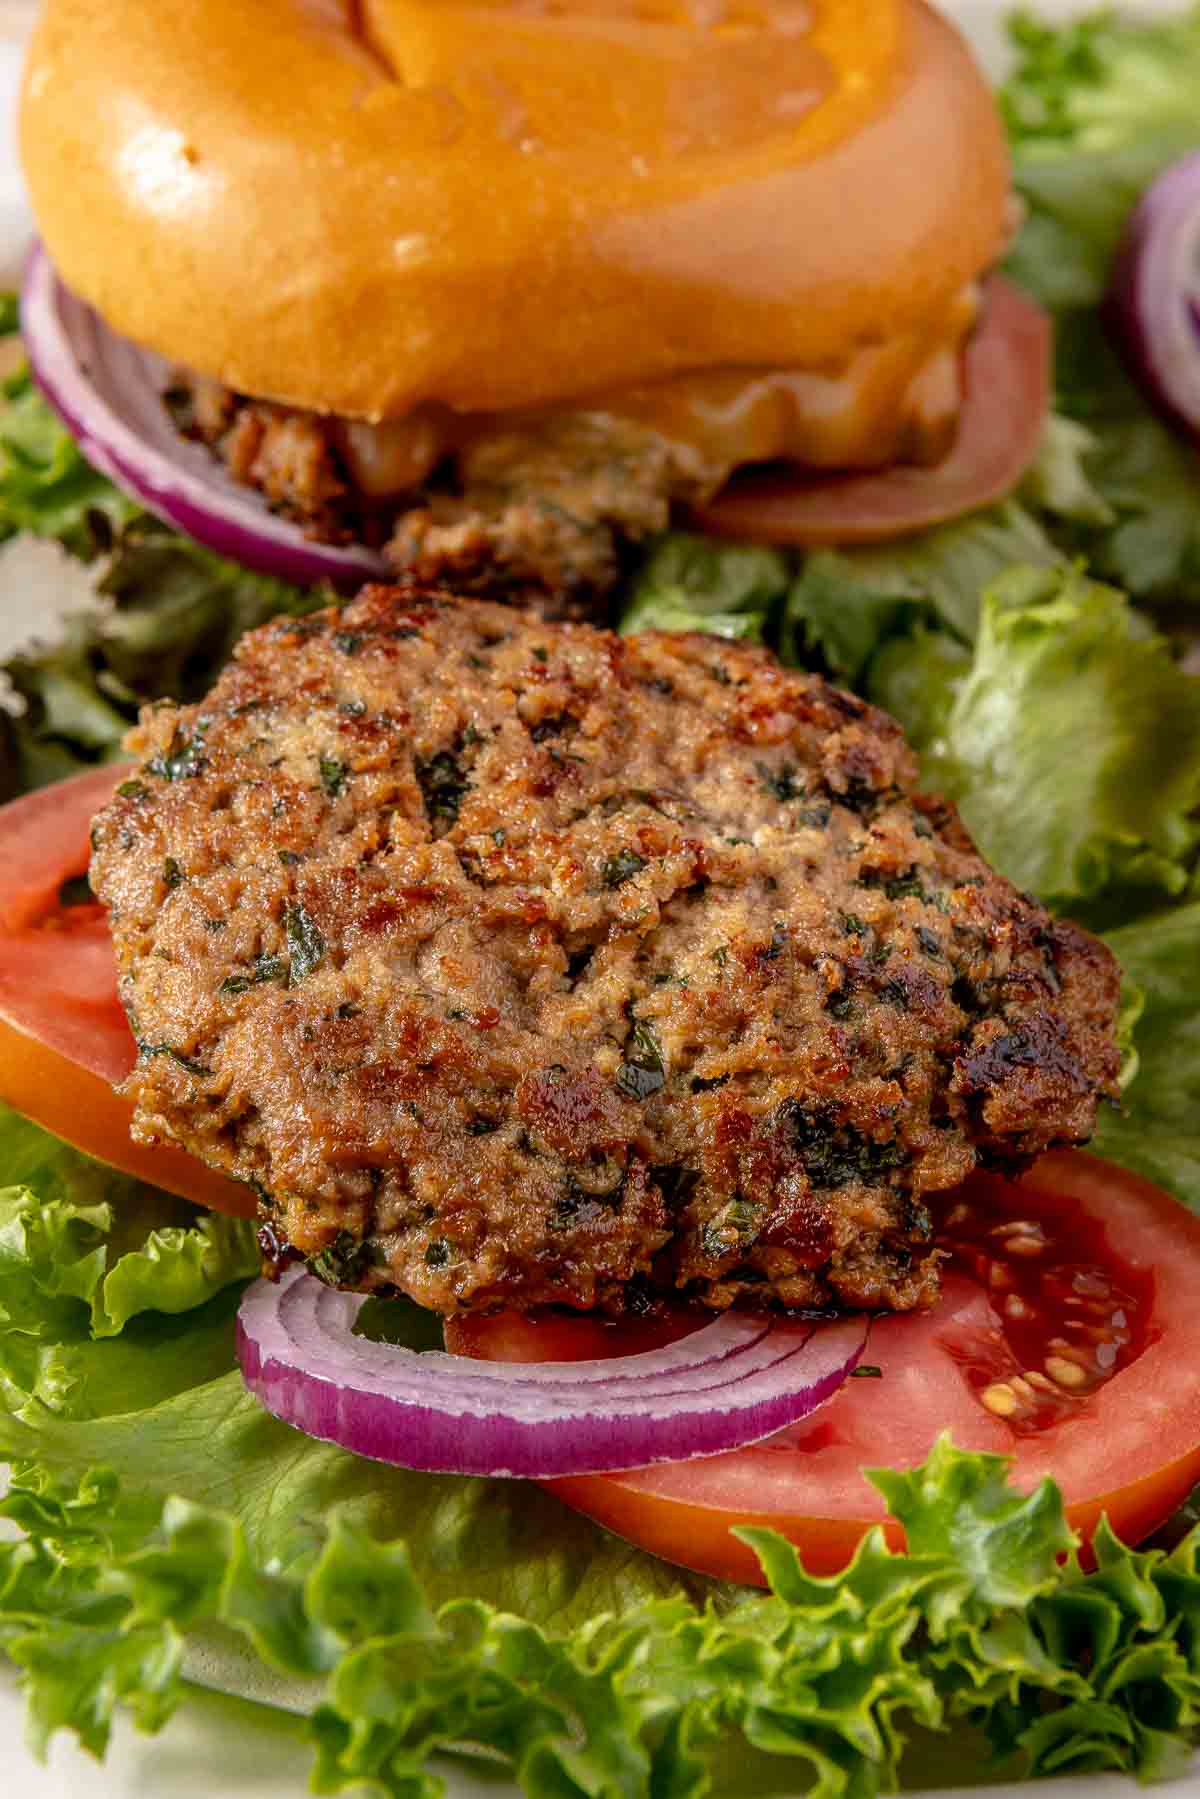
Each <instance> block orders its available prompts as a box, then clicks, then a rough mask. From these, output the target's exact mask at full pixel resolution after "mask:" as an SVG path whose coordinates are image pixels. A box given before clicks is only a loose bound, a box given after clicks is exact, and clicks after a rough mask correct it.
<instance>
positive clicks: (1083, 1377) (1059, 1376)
mask: <svg viewBox="0 0 1200 1799" xmlns="http://www.w3.org/2000/svg"><path fill="white" fill-rule="evenodd" d="M1045 1368H1046V1373H1047V1374H1048V1375H1049V1376H1050V1379H1051V1380H1052V1381H1053V1382H1054V1384H1055V1385H1056V1386H1058V1387H1067V1388H1071V1389H1075V1388H1078V1387H1082V1386H1085V1385H1086V1383H1087V1378H1088V1376H1087V1370H1086V1369H1085V1368H1081V1367H1080V1366H1079V1363H1078V1362H1068V1361H1067V1359H1066V1358H1065V1356H1060V1355H1049V1356H1047V1357H1046V1362H1045Z"/></svg>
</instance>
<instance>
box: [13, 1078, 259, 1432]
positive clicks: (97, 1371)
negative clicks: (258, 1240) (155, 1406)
mask: <svg viewBox="0 0 1200 1799" xmlns="http://www.w3.org/2000/svg"><path fill="white" fill-rule="evenodd" d="M0 1168H2V1169H3V1172H4V1176H5V1178H6V1180H7V1181H8V1183H9V1184H8V1185H7V1186H5V1187H4V1188H2V1189H0V1387H2V1388H3V1390H4V1391H5V1394H6V1403H7V1404H8V1405H10V1406H11V1407H12V1408H13V1409H14V1410H16V1411H24V1409H25V1408H26V1407H27V1406H29V1405H31V1404H32V1405H33V1407H34V1408H35V1410H36V1411H37V1412H38V1413H39V1414H40V1412H41V1411H42V1410H43V1409H47V1410H49V1411H52V1412H54V1413H57V1414H60V1415H62V1416H67V1417H72V1418H88V1417H101V1416H104V1415H106V1414H108V1413H111V1412H116V1411H124V1410H126V1409H127V1408H128V1406H129V1402H130V1399H131V1398H133V1399H134V1400H135V1401H136V1402H138V1403H140V1404H143V1405H149V1404H152V1403H157V1401H158V1400H159V1399H163V1398H166V1397H168V1396H169V1395H171V1394H173V1393H177V1392H179V1391H181V1390H184V1389H186V1388H189V1387H191V1386H193V1385H194V1384H195V1382H196V1380H197V1379H198V1378H205V1377H206V1376H212V1375H216V1374H218V1373H223V1372H224V1371H225V1369H226V1368H227V1367H228V1366H229V1359H228V1358H229V1341H228V1334H229V1325H230V1318H231V1316H232V1310H233V1307H234V1305H235V1304H236V1300H237V1297H238V1295H239V1294H240V1291H241V1286H242V1285H244V1283H245V1281H246V1280H247V1279H248V1278H250V1277H251V1276H252V1275H254V1274H255V1273H256V1272H257V1266H258V1258H257V1253H256V1247H255V1242H254V1231H253V1227H252V1226H251V1225H249V1224H247V1223H246V1222H245V1221H244V1220H239V1219H231V1218H223V1217H221V1216H219V1215H218V1214H215V1213H207V1212H200V1211H198V1210H197V1209H196V1208H195V1207H194V1206H190V1205H188V1204H187V1203H186V1202H185V1201H183V1200H173V1199H172V1198H170V1196H168V1195H166V1194H163V1193H161V1192H159V1190H158V1189H157V1188H154V1187H148V1186H146V1185H144V1184H143V1183H142V1182H140V1181H135V1180H133V1179H131V1178H130V1177H128V1176H126V1175H122V1174H117V1173H116V1172H115V1171H113V1170H111V1169H107V1168H104V1167H102V1166H101V1165H100V1164H98V1163H95V1162H92V1161H90V1160H89V1159H88V1158H87V1157H86V1156H83V1155H81V1154H80V1153H79V1152H78V1151H77V1150H73V1149H71V1148H70V1147H69V1146H68V1145H67V1144H64V1143H59V1142H58V1141H57V1139H56V1138H53V1137H50V1136H48V1135H47V1134H46V1133H45V1132H44V1131H41V1130H39V1129H38V1127H37V1126H36V1125H33V1124H30V1123H29V1122H28V1120H27V1119H24V1118H22V1117H20V1116H19V1114H17V1113H15V1112H11V1111H9V1110H8V1109H7V1108H3V1107H0ZM104 1339H111V1340H112V1343H111V1353H110V1354H107V1355H104V1356H98V1355H97V1354H96V1343H97V1341H99V1340H104ZM151 1345H157V1348H158V1350H159V1351H160V1352H161V1353H157V1354H152V1353H150V1346H151ZM180 1346H181V1353H177V1349H178V1348H180ZM131 1383H132V1384H131Z"/></svg>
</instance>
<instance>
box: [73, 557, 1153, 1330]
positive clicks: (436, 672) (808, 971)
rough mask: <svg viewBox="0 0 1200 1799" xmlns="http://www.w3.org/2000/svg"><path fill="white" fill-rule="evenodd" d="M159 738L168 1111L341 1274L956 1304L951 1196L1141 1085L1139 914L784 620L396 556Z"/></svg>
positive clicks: (156, 1068)
mask: <svg viewBox="0 0 1200 1799" xmlns="http://www.w3.org/2000/svg"><path fill="white" fill-rule="evenodd" d="M132 747H133V748H134V750H135V751H136V752H137V753H138V754H139V755H140V756H141V757H142V758H143V759H144V761H143V766H142V769H141V771H140V772H139V774H138V775H137V776H136V778H134V779H133V780H131V781H127V782H125V783H123V784H122V787H121V789H120V791H119V793H118V796H117V797H116V798H115V799H114V801H113V802H112V804H111V805H110V806H109V807H108V808H106V810H105V811H104V812H103V813H102V814H101V815H100V817H99V818H98V820H97V821H96V826H95V832H94V845H95V852H94V856H93V861H92V881H93V884H94V886H95V889H96V892H97V893H98V894H99V896H100V898H101V899H102V900H103V901H104V903H105V904H106V905H107V906H108V907H109V908H110V913H111V918H112V928H113V937H114V941H115V944H116V950H117V958H118V964H119V970H120V985H121V994H122V998H123V1000H124V1002H125V1005H126V1007H127V1009H128V1011H129V1014H130V1018H131V1021H132V1023H133V1028H134V1033H135V1035H136V1037H137V1038H138V1040H139V1043H140V1044H141V1045H142V1051H141V1055H140V1057H139V1061H138V1064H137V1067H136V1069H135V1071H134V1073H133V1075H132V1076H131V1078H130V1081H129V1083H128V1091H129V1092H130V1094H131V1095H132V1096H133V1098H134V1100H135V1101H136V1125H135V1132H136V1134H137V1135H138V1136H139V1137H140V1138H141V1139H143V1140H146V1141H154V1140H158V1139H162V1138H171V1139H173V1140H176V1141H178V1142H180V1143H182V1144H184V1145H185V1146H186V1147H187V1148H188V1149H190V1150H192V1151H193V1152H194V1153H195V1154H197V1155H199V1156H201V1157H202V1158H203V1159H204V1160H206V1161H208V1162H210V1163H212V1164H214V1165H216V1166H218V1167H220V1168H223V1169H225V1170H226V1171H227V1172H229V1173H230V1174H233V1175H235V1176H237V1177H239V1178H241V1179H243V1180H247V1181H251V1182H253V1183H254V1184H255V1185H256V1186H257V1187H258V1188H259V1189H260V1191H261V1193H262V1194H263V1196H264V1198H263V1206H264V1216H265V1217H266V1218H267V1219H268V1220H269V1221H270V1224H271V1228H272V1231H273V1232H274V1235H275V1239H276V1240H277V1241H278V1242H279V1243H280V1244H282V1243H285V1242H286V1243H290V1244H291V1245H293V1246H295V1248H297V1249H298V1250H300V1251H302V1252H303V1253H304V1254H306V1255H309V1256H313V1257H316V1266H317V1271H318V1272H320V1273H321V1274H322V1275H323V1276H324V1277H325V1278H328V1279H334V1280H338V1281H340V1282H342V1283H344V1284H348V1285H353V1286H363V1287H370V1288H375V1289H386V1288H388V1287H389V1286H394V1287H396V1288H399V1289H401V1290H403V1291H404V1292H406V1293H409V1294H411V1295H412V1296H413V1297H414V1298H416V1299H418V1300H420V1301H421V1302H422V1303H423V1304H426V1305H430V1306H434V1307H436V1308H437V1309H439V1310H441V1311H445V1312H451V1311H455V1310H462V1309H470V1308H478V1307H481V1306H491V1305H496V1304H501V1303H503V1304H512V1305H518V1306H527V1305H534V1304H540V1303H544V1302H555V1301H557V1302H565V1303H567V1304H570V1305H574V1306H582V1307H587V1306H595V1305H600V1306H604V1307H607V1308H609V1309H612V1310H619V1309H620V1308H621V1307H622V1306H623V1305H626V1304H629V1303H632V1302H633V1301H634V1300H635V1299H638V1298H640V1297H641V1296H643V1295H644V1294H645V1293H646V1292H647V1290H653V1289H682V1290H684V1291H686V1292H687V1293H689V1294H691V1295H694V1296H695V1297H696V1298H698V1299H700V1300H701V1301H703V1303H705V1304H707V1305H710V1306H715V1307H721V1306H725V1305H728V1304H729V1303H731V1302H732V1301H733V1300H735V1299H758V1300H767V1299H771V1300H775V1301H778V1302H781V1303H784V1304H787V1305H791V1306H826V1305H829V1304H831V1303H838V1304H847V1305H855V1306H869V1307H894V1308H904V1307H910V1306H913V1305H919V1304H924V1303H927V1302H928V1301H929V1300H930V1299H931V1297H932V1296H933V1293H934V1291H935V1289H936V1255H935V1253H934V1252H933V1251H932V1247H931V1226H930V1218H929V1213H928V1211H927V1209H926V1207H925V1205H924V1203H923V1196H924V1195H928V1194H930V1193H933V1192H937V1191H938V1190H940V1189H944V1188H946V1187H949V1186H951V1185H953V1184H954V1183H956V1182H958V1181H959V1180H961V1179H962V1178H963V1176H965V1175H966V1174H967V1173H968V1172H969V1171H970V1170H971V1169H972V1168H973V1167H974V1166H975V1165H976V1164H977V1163H979V1162H985V1163H988V1164H1017V1163H1020V1162H1022V1161H1024V1160H1026V1159H1028V1158H1029V1157H1031V1156H1033V1155H1035V1154H1037V1153H1038V1152H1040V1151H1041V1150H1043V1149H1047V1148H1049V1147H1050V1146H1052V1145H1055V1144H1063V1143H1075V1142H1080V1141H1083V1140H1084V1139H1086V1137H1087V1136H1088V1135H1089V1133H1090V1131H1091V1129H1092V1124H1093V1119H1094V1114H1095V1108H1096V1104H1097V1100H1098V1098H1099V1097H1100V1096H1101V1095H1110V1096H1112V1095H1115V1093H1116V1078H1117V1071H1118V1059H1117V1053H1116V1049H1115V1044H1114V1036H1113V1027H1114V1020H1115V1014H1116V1007H1117V999H1118V987H1119V978H1118V972H1117V969H1116V965H1115V963H1114V961H1113V958H1112V957H1111V956H1110V955H1109V953H1108V951H1107V950H1106V949H1104V947H1103V946H1102V945H1100V944H1099V943H1097V942H1095V941H1094V940H1093V939H1092V938H1090V937H1089V936H1088V935H1087V934H1086V933H1085V932H1083V931H1081V930H1079V929H1078V928H1077V927H1075V926H1073V925H1071V924H1066V923H1063V922H1061V921H1058V920H1055V919H1054V918H1052V917H1051V916H1050V914H1048V913H1047V912H1046V911H1045V910H1044V909H1043V908H1042V907H1040V906H1039V905H1037V904H1036V903H1035V902H1033V901H1032V900H1031V899H1029V898H1028V897H1027V896H1024V895H1022V894H1020V893H1018V892H1017V891H1016V890H1015V889H1014V888H1013V887H1012V886H1011V885H1010V884H1009V883H1008V882H1007V881H1004V880H1002V879H1001V878H1000V877H999V876H997V875H995V874H994V873H993V872H992V871H991V870H990V869H989V868H988V867H987V865H986V864H985V863H984V862H983V861H982V860H981V859H980V857H979V856H978V855H977V854H976V852H975V851H974V849H973V847H972V845H971V843H970V841H969V839H968V837H967V835H966V833H965V831H964V829H963V827H962V825H961V823H960V821H959V820H958V818H957V815H956V814H955V813H954V811H953V809H952V808H951V807H949V806H947V805H945V804H944V803H943V802H941V801H938V800H935V799H932V798H929V797H928V796H925V797H922V796H921V795H919V794H918V792H917V777H916V767H915V762H914V758H913V756H912V754H911V752H910V750H909V749H908V747H907V746H906V744H905V743H904V740H903V738H902V736H901V733H900V731H899V728H898V727H897V726H896V725H895V724H894V722H893V721H892V720H891V719H889V718H887V717H886V716H885V715H884V714H882V713H880V712H878V711H875V710H873V709H872V708H870V707H868V706H867V705H865V704H864V703H863V702H862V701H860V700H858V699H856V698H854V697H853V696H852V695H848V694H844V693H841V692H838V691H837V690H836V689H834V688H832V687H830V686H829V685H828V684H827V683H826V682H825V681H823V680H821V679H820V678H819V677H817V676H813V675H807V674H802V673H795V672H790V671H786V670H784V669H782V668H780V667H779V666H778V664H777V663H776V662H775V661H774V660H773V659H772V658H771V656H770V655H768V654H767V653H766V652H765V651H760V650H755V649H751V648H747V647H745V646H742V645H732V644H728V643H724V642H721V641H719V640H717V639H714V638H709V637H703V636H680V637H670V636H663V635H659V634H653V633H650V634H646V635H643V636H639V637H633V638H627V639H621V638H618V637H615V636H613V635H611V634H610V633H607V632H602V631H598V630H595V629H592V628H591V627H589V626H586V625H557V624H548V623H546V622H545V621H544V620H541V619H538V618H536V617H534V616H532V615H529V614H523V613H518V612H514V611H513V610H511V609H509V608H506V607H501V606H496V605H490V604H483V603H477V602H460V601H457V600H455V599H454V598H452V597H451V596H449V595H448V594H444V593H441V592H439V591H437V590H432V589H424V588H416V587H409V588H386V587H373V588H368V589H366V590H365V591H364V593H363V594H362V595H361V596H360V597H359V598H358V599H357V600H356V601H355V602H354V603H353V604H352V605H350V606H348V607H347V608H345V609H344V610H343V611H340V612H338V611H329V612H325V613H321V614H318V615H316V616H313V617H310V618H307V619H303V620H294V619H281V620H278V621H276V622H275V623H273V624H271V625H269V626H267V627H265V628H263V629H261V630H259V631H256V632H253V633H252V634H251V635H250V636H248V637H247V638H245V639H244V640H243V642H242V644H241V646H240V649H239V651H238V655H237V658H236V660H235V662H234V663H232V664H231V665H230V667H229V668H228V669H227V670H226V671H225V672H224V674H223V675H222V676H221V678H220V680H219V681H218V683H217V685H216V687H215V688H214V690H213V692H212V693H211V695H210V696H209V698H208V699H207V700H206V701H205V702H204V703H203V704H202V705H200V706H192V707H186V708H177V707H174V706H169V705H165V706H162V707H159V708H152V709H150V710H148V711H147V712H146V713H145V714H144V715H143V719H142V723H141V725H140V727H139V730H138V731H137V732H136V733H135V734H134V737H133V739H132Z"/></svg>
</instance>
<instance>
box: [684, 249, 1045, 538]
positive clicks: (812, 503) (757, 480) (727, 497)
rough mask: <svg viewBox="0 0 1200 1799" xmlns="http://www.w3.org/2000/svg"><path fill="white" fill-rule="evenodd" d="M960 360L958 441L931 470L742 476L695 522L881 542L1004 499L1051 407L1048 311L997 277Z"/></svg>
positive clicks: (732, 532)
mask: <svg viewBox="0 0 1200 1799" xmlns="http://www.w3.org/2000/svg"><path fill="white" fill-rule="evenodd" d="M963 361H964V382H963V390H964V391H963V405H962V410H961V412H960V414H959V421H958V432H957V435H956V437H955V440H954V447H953V448H952V449H951V451H950V453H949V455H947V456H946V457H944V458H943V460H942V461H941V462H939V463H937V464H935V465H934V467H932V468H909V467H906V468H889V469H881V470H879V471H877V472H872V473H869V474H845V475H839V474H834V475H810V474H805V473H803V472H802V471H799V470H788V469H784V470H772V471H767V470H763V471H760V472H757V473H747V474H744V475H735V476H734V478H733V479H732V481H730V482H729V483H728V485H727V486H725V487H723V488H722V489H721V492H720V493H719V494H717V496H716V498H715V499H713V500H711V501H710V502H709V503H708V505H707V506H700V507H697V508H696V510H695V512H694V513H693V515H692V516H693V520H694V522H695V524H696V525H697V526H698V527H699V529H700V530H702V531H712V532H715V533H716V535H717V536H718V537H739V538H748V539H751V540H753V541H754V542H756V543H775V544H785V545H786V544H794V545H802V546H808V545H814V544H855V543H881V542H884V541H886V540H887V539H888V538H892V537H904V536H906V535H907V534H908V533H910V532H913V531H924V530H926V529H927V528H928V527H929V526H930V525H938V524H942V523H943V522H944V521H945V520H946V519H951V518H958V517H959V516H960V515H961V514H962V513H964V512H974V511H975V510H976V509H977V508H978V507H980V506H988V505H990V504H991V503H992V502H993V501H994V500H999V499H1002V498H1003V497H1004V495H1005V494H1007V493H1010V492H1011V491H1012V489H1013V488H1014V487H1015V486H1016V484H1017V482H1018V481H1019V480H1020V478H1021V476H1022V475H1023V474H1024V473H1025V470H1026V469H1027V468H1028V467H1029V465H1030V463H1031V462H1032V461H1033V459H1034V457H1035V456H1036V455H1037V450H1038V444H1039V441H1040V439H1041V435H1042V427H1043V425H1044V424H1045V420H1046V411H1047V408H1048V406H1049V403H1050V362H1051V327H1050V320H1049V317H1048V316H1047V314H1046V313H1045V312H1043V311H1042V308H1041V307H1040V306H1038V305H1037V303H1036V302H1035V301H1033V300H1031V299H1029V298H1028V296H1027V295H1025V294H1023V293H1022V292H1021V291H1020V289H1019V288H1016V287H1014V286H1013V285H1012V283H1011V282H1009V281H1006V280H1004V278H1003V276H1000V275H994V276H992V278H991V280H990V281H989V282H988V288H987V303H986V310H985V312H984V315H983V320H982V322H981V324H980V325H979V327H978V329H977V330H976V332H975V335H974V336H973V337H972V339H971V341H970V343H969V344H968V345H967V348H966V351H965V352H964V358H963Z"/></svg>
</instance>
